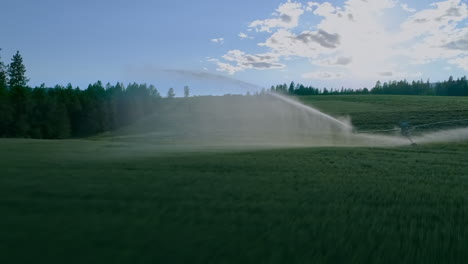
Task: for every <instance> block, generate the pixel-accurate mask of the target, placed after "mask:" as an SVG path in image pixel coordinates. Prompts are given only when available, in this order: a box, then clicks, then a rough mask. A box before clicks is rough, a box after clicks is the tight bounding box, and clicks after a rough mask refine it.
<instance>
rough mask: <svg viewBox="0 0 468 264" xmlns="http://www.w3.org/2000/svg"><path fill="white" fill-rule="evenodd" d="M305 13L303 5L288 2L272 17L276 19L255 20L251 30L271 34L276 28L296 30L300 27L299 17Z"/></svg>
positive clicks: (251, 24)
mask: <svg viewBox="0 0 468 264" xmlns="http://www.w3.org/2000/svg"><path fill="white" fill-rule="evenodd" d="M303 13H304V10H303V9H302V4H301V3H297V2H290V1H288V2H286V3H284V4H282V5H280V6H279V7H278V9H276V13H273V14H272V15H273V16H275V18H270V19H265V20H255V21H253V22H252V23H250V25H249V27H250V28H255V29H256V30H257V31H267V32H271V30H272V29H274V28H295V27H297V26H298V25H299V17H300V16H301V15H302V14H303Z"/></svg>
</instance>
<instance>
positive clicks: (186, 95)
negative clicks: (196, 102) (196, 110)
mask: <svg viewBox="0 0 468 264" xmlns="http://www.w3.org/2000/svg"><path fill="white" fill-rule="evenodd" d="M189 96H190V89H189V87H188V86H184V97H189Z"/></svg>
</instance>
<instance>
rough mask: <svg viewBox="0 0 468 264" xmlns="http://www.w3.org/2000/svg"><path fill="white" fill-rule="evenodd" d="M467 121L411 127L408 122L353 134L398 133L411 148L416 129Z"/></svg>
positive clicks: (442, 122) (451, 121)
mask: <svg viewBox="0 0 468 264" xmlns="http://www.w3.org/2000/svg"><path fill="white" fill-rule="evenodd" d="M465 121H468V118H466V119H457V120H445V121H439V122H433V123H427V124H421V125H417V126H412V125H411V124H410V123H409V122H406V121H405V122H401V123H400V124H399V128H392V129H380V130H365V131H363V130H361V131H355V133H358V134H361V133H366V134H370V133H379V132H393V131H395V132H397V131H398V132H400V134H401V135H402V136H404V137H406V138H407V139H408V140H409V142H410V143H411V145H412V146H416V143H415V142H414V141H413V139H412V133H413V131H414V130H416V129H420V128H423V127H429V126H433V125H440V124H449V123H460V122H465Z"/></svg>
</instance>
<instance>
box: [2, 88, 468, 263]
mask: <svg viewBox="0 0 468 264" xmlns="http://www.w3.org/2000/svg"><path fill="white" fill-rule="evenodd" d="M190 99H193V98H189V99H180V100H179V99H176V100H179V101H180V102H183V100H190ZM197 100H200V99H197ZM179 101H174V102H175V103H178V102H179ZM301 101H303V102H305V103H307V104H312V105H313V106H315V107H317V108H318V109H320V110H323V111H324V112H326V113H329V114H331V115H333V116H350V117H351V121H352V123H353V125H355V126H356V127H357V128H358V129H383V128H388V127H392V126H395V125H396V124H398V122H401V121H402V120H408V121H410V122H412V123H415V124H423V123H426V122H437V121H440V120H447V119H458V118H466V116H468V99H466V98H461V99H460V98H449V97H447V98H443V97H419V96H414V97H410V96H408V97H401V96H312V97H303V98H301ZM160 114H164V112H162V113H160ZM147 124H148V120H144V121H142V122H141V123H139V124H135V126H133V127H131V128H127V129H124V130H122V131H117V132H110V133H106V134H104V135H100V136H97V137H93V138H89V139H76V140H56V141H52V140H31V139H0V216H1V217H0V263H465V261H466V259H468V251H467V250H466V246H467V245H468V229H467V228H466V226H467V225H468V195H467V193H468V158H467V153H468V142H466V141H461V142H446V143H437V144H421V145H417V146H409V145H407V146H399V147H308V146H302V147H285V146H283V147H271V148H268V147H265V146H263V147H261V148H256V147H255V146H252V145H250V146H248V147H246V146H237V147H226V146H199V147H190V146H187V145H184V144H177V142H173V141H168V140H161V141H156V140H153V141H149V142H145V141H144V140H142V139H141V138H138V139H134V138H131V137H125V135H129V134H131V133H139V132H142V133H147V132H148V131H147V126H145V125H147ZM462 125H463V124H457V126H462ZM453 127H455V125H453ZM140 128H141V129H140ZM169 132H170V131H169ZM158 135H159V134H156V137H157V136H158ZM153 136H154V135H153Z"/></svg>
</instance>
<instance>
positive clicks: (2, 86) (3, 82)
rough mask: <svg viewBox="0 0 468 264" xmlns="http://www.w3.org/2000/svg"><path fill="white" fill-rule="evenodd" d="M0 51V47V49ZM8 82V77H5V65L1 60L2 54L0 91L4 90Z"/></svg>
mask: <svg viewBox="0 0 468 264" xmlns="http://www.w3.org/2000/svg"><path fill="white" fill-rule="evenodd" d="M0 51H2V49H0ZM7 84H8V77H7V67H6V66H5V64H4V63H3V61H2V56H1V55H0V93H1V92H2V91H4V90H6V88H7Z"/></svg>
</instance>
